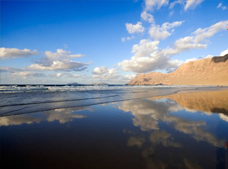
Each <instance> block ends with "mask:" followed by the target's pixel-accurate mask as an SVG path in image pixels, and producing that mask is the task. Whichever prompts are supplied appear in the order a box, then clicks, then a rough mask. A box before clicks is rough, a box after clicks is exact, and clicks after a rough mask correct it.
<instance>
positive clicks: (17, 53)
mask: <svg viewBox="0 0 228 169" xmlns="http://www.w3.org/2000/svg"><path fill="white" fill-rule="evenodd" d="M33 55H38V52H37V51H36V50H33V51H31V50H30V49H22V50H21V49H17V48H4V47H2V48H0V58H2V59H9V58H20V57H29V56H33Z"/></svg>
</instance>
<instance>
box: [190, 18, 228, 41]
mask: <svg viewBox="0 0 228 169" xmlns="http://www.w3.org/2000/svg"><path fill="white" fill-rule="evenodd" d="M226 25H228V20H226V21H221V22H218V23H216V24H214V25H212V26H210V27H208V28H205V29H202V28H199V29H197V30H196V31H195V32H193V34H194V35H196V37H195V41H196V43H198V42H200V41H203V40H204V39H206V38H209V37H211V36H213V35H214V34H215V33H217V32H219V31H222V30H226Z"/></svg>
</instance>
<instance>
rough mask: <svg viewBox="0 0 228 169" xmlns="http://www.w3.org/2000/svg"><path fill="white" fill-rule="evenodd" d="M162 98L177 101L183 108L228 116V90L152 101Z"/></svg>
mask: <svg viewBox="0 0 228 169" xmlns="http://www.w3.org/2000/svg"><path fill="white" fill-rule="evenodd" d="M162 98H169V99H172V100H175V101H176V102H177V103H178V104H180V105H181V106H182V107H185V108H188V109H193V110H198V111H204V112H213V113H223V114H225V115H228V104H227V103H228V90H226V91H207V92H198V93H178V94H172V95H168V96H160V97H151V99H152V100H154V99H162Z"/></svg>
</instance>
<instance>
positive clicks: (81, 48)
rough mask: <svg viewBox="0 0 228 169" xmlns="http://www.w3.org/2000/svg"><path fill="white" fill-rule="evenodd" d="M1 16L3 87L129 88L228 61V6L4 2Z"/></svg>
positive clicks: (220, 2)
mask: <svg viewBox="0 0 228 169" xmlns="http://www.w3.org/2000/svg"><path fill="white" fill-rule="evenodd" d="M0 8H1V9H0V11H1V16H0V17H1V20H0V24H1V30H0V84H67V83H81V84H90V83H109V84H126V83H128V82H129V81H130V80H131V79H133V78H134V77H135V76H137V75H139V74H141V73H148V72H151V71H155V72H162V73H169V72H172V71H174V70H175V69H177V68H178V67H179V66H181V65H182V64H184V63H187V62H189V61H194V60H198V59H203V58H209V57H212V56H223V55H225V54H226V53H228V30H227V26H228V1H227V0H106V1H104V0H99V1H96V0H84V1H70V0H68V1H61V0H59V1H54V0H49V1H45V0H31V1H10V0H2V1H0Z"/></svg>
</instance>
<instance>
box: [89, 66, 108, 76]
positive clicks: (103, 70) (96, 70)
mask: <svg viewBox="0 0 228 169" xmlns="http://www.w3.org/2000/svg"><path fill="white" fill-rule="evenodd" d="M108 70H109V69H108V68H106V67H105V66H101V67H96V68H94V70H93V74H104V73H107V72H108Z"/></svg>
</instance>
